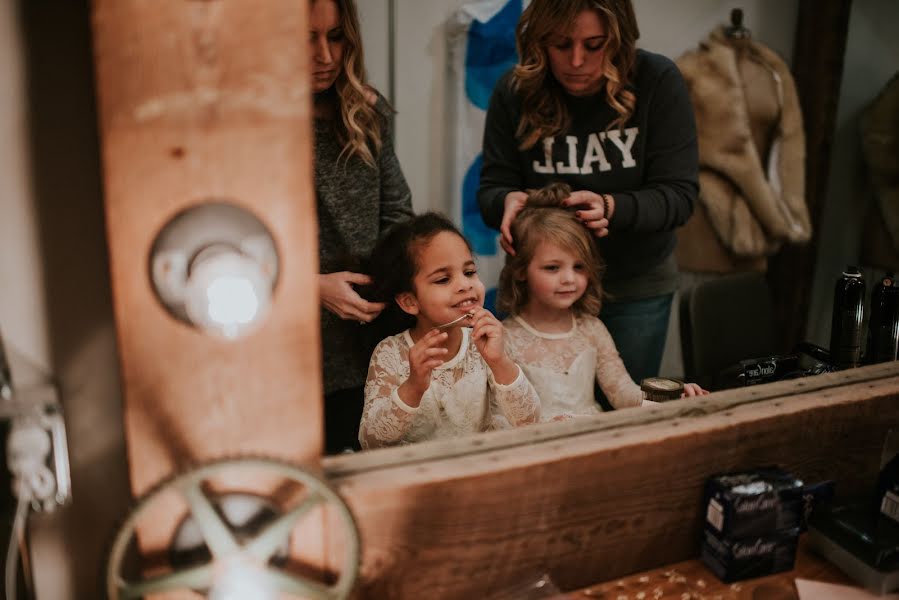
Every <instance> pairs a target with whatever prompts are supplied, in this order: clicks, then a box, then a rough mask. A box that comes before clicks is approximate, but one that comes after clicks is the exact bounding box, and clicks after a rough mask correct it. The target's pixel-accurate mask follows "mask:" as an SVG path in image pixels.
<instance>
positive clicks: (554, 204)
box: [496, 183, 603, 315]
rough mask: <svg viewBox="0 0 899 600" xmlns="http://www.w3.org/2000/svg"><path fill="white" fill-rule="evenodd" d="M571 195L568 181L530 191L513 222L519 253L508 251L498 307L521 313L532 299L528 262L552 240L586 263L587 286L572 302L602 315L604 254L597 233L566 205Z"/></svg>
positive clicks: (584, 311)
mask: <svg viewBox="0 0 899 600" xmlns="http://www.w3.org/2000/svg"><path fill="white" fill-rule="evenodd" d="M570 195H571V188H570V187H569V186H568V185H567V184H564V183H552V184H550V185H548V186H546V187H544V188H541V189H539V190H536V191H532V192H530V194H529V195H528V199H527V202H526V203H525V206H524V208H523V209H522V211H521V212H520V213H518V216H516V217H515V220H514V221H513V222H512V239H513V240H514V244H515V255H514V256H512V255H511V254H507V255H506V263H505V265H503V270H502V272H501V273H500V275H499V294H498V297H497V302H496V304H497V307H498V308H499V309H500V310H503V311H505V312H508V313H512V314H517V313H519V312H521V309H522V308H523V307H524V306H525V305H527V303H528V302H529V301H530V297H529V293H528V282H527V272H528V265H529V264H530V263H531V261H532V260H533V259H534V253H535V252H536V250H537V246H539V245H540V243H541V242H551V243H553V244H555V245H557V246H559V247H560V248H562V249H564V250H566V251H568V252H571V253H572V254H573V255H574V256H576V257H577V258H578V259H579V260H581V261H582V262H583V263H584V266H585V267H586V271H587V289H586V290H585V291H584V294H583V295H582V296H581V297H580V298H578V300H577V301H576V302H575V303H574V304H573V305H572V307H571V308H572V309H573V310H574V311H575V312H576V313H579V314H591V315H598V314H599V310H600V309H601V308H602V296H603V291H602V283H601V281H602V270H603V263H602V258H601V257H600V255H599V248H598V247H597V245H596V241H595V240H594V239H593V235H592V234H591V233H590V232H589V231H588V230H587V228H586V227H584V225H583V224H582V223H581V222H580V220H579V219H578V218H577V217H576V216H575V215H574V213H573V212H572V211H569V210H567V209H565V208H562V201H563V200H564V199H565V198H568V196H570Z"/></svg>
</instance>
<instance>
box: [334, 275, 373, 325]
mask: <svg viewBox="0 0 899 600" xmlns="http://www.w3.org/2000/svg"><path fill="white" fill-rule="evenodd" d="M369 283H371V277H369V276H368V275H363V274H362V273H351V272H350V271H340V272H339V273H329V274H327V275H319V276H318V294H319V297H320V298H321V302H322V305H323V306H324V307H325V308H327V309H328V310H329V311H331V312H332V313H334V314H335V315H337V316H338V317H340V318H341V319H344V320H345V321H349V320H354V321H359V323H361V324H365V323H370V322H371V321H373V320H374V319H375V317H377V316H378V315H379V314H381V311H382V310H384V303H383V302H369V301H368V300H366V299H365V298H363V297H362V296H360V295H359V294H358V293H356V290H355V289H354V288H353V286H354V285H367V284H369Z"/></svg>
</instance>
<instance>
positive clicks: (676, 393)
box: [640, 377, 684, 402]
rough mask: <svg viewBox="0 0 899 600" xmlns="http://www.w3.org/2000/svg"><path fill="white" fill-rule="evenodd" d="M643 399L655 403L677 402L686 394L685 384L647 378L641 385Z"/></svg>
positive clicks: (657, 378) (675, 380)
mask: <svg viewBox="0 0 899 600" xmlns="http://www.w3.org/2000/svg"><path fill="white" fill-rule="evenodd" d="M640 389H641V390H642V391H643V399H644V400H651V401H653V402H668V401H669V400H677V399H678V398H680V397H681V396H682V395H683V394H684V382H682V381H678V380H677V379H668V378H665V377H647V378H646V379H644V380H643V382H642V383H641V384H640Z"/></svg>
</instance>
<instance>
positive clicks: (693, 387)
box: [681, 383, 709, 398]
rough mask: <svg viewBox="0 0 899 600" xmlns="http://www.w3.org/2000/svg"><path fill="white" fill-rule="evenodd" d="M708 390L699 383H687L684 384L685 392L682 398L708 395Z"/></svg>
mask: <svg viewBox="0 0 899 600" xmlns="http://www.w3.org/2000/svg"><path fill="white" fill-rule="evenodd" d="M708 393H709V392H708V390H704V389H702V388H701V387H699V385H697V384H695V383H685V384H684V393H683V394H681V398H691V397H693V396H706V395H708Z"/></svg>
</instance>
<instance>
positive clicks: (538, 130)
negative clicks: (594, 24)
mask: <svg viewBox="0 0 899 600" xmlns="http://www.w3.org/2000/svg"><path fill="white" fill-rule="evenodd" d="M584 10H594V11H596V12H597V13H598V14H599V17H600V18H601V19H602V20H603V22H604V23H605V25H606V34H607V39H606V42H605V44H604V45H603V48H602V52H603V76H604V78H605V92H606V101H607V102H608V103H609V106H611V107H612V108H613V109H614V110H615V112H617V113H618V118H617V119H615V120H614V121H612V123H611V124H610V125H609V129H612V128H614V127H618V128H621V127H623V126H624V124H625V123H626V122H627V120H628V119H629V118H630V117H631V115H632V114H633V112H634V106H635V105H636V102H637V98H636V96H635V95H634V93H633V92H632V91H630V90H628V89H627V86H628V84H629V83H630V78H631V74H632V71H633V67H634V62H635V61H636V56H637V39H638V38H639V37H640V30H639V28H638V27H637V18H636V16H635V14H634V7H633V4H631V0H532V2H531V3H530V5H528V7H527V8H526V9H525V10H524V12H523V13H522V14H521V18H520V19H519V21H518V27H517V28H516V30H515V37H516V43H517V45H518V56H519V57H520V58H519V61H518V64H517V65H516V66H515V68H514V70H513V72H512V84H513V86H514V89H515V90H516V91H517V92H518V94H519V95H520V96H521V99H522V114H521V121H519V123H518V131H517V132H516V136H517V138H518V139H519V141H520V146H519V147H520V149H522V150H528V149H530V148H533V147H534V145H535V144H536V143H537V142H538V141H539V140H541V139H543V138H546V137H552V136H555V135H557V134H558V133H560V132H562V131H564V130H565V129H567V128H568V127H569V125H570V124H571V115H569V113H568V109H567V108H566V105H565V101H564V89H563V88H562V86H561V85H560V84H559V82H558V81H556V78H555V77H553V74H552V71H551V70H550V67H549V60H548V58H547V54H546V45H547V41H548V39H549V37H550V36H551V35H552V34H554V33H559V32H564V31H567V30H568V28H569V27H570V26H571V24H572V23H573V22H574V19H575V17H577V15H578V14H579V13H581V12H582V11H584Z"/></svg>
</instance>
